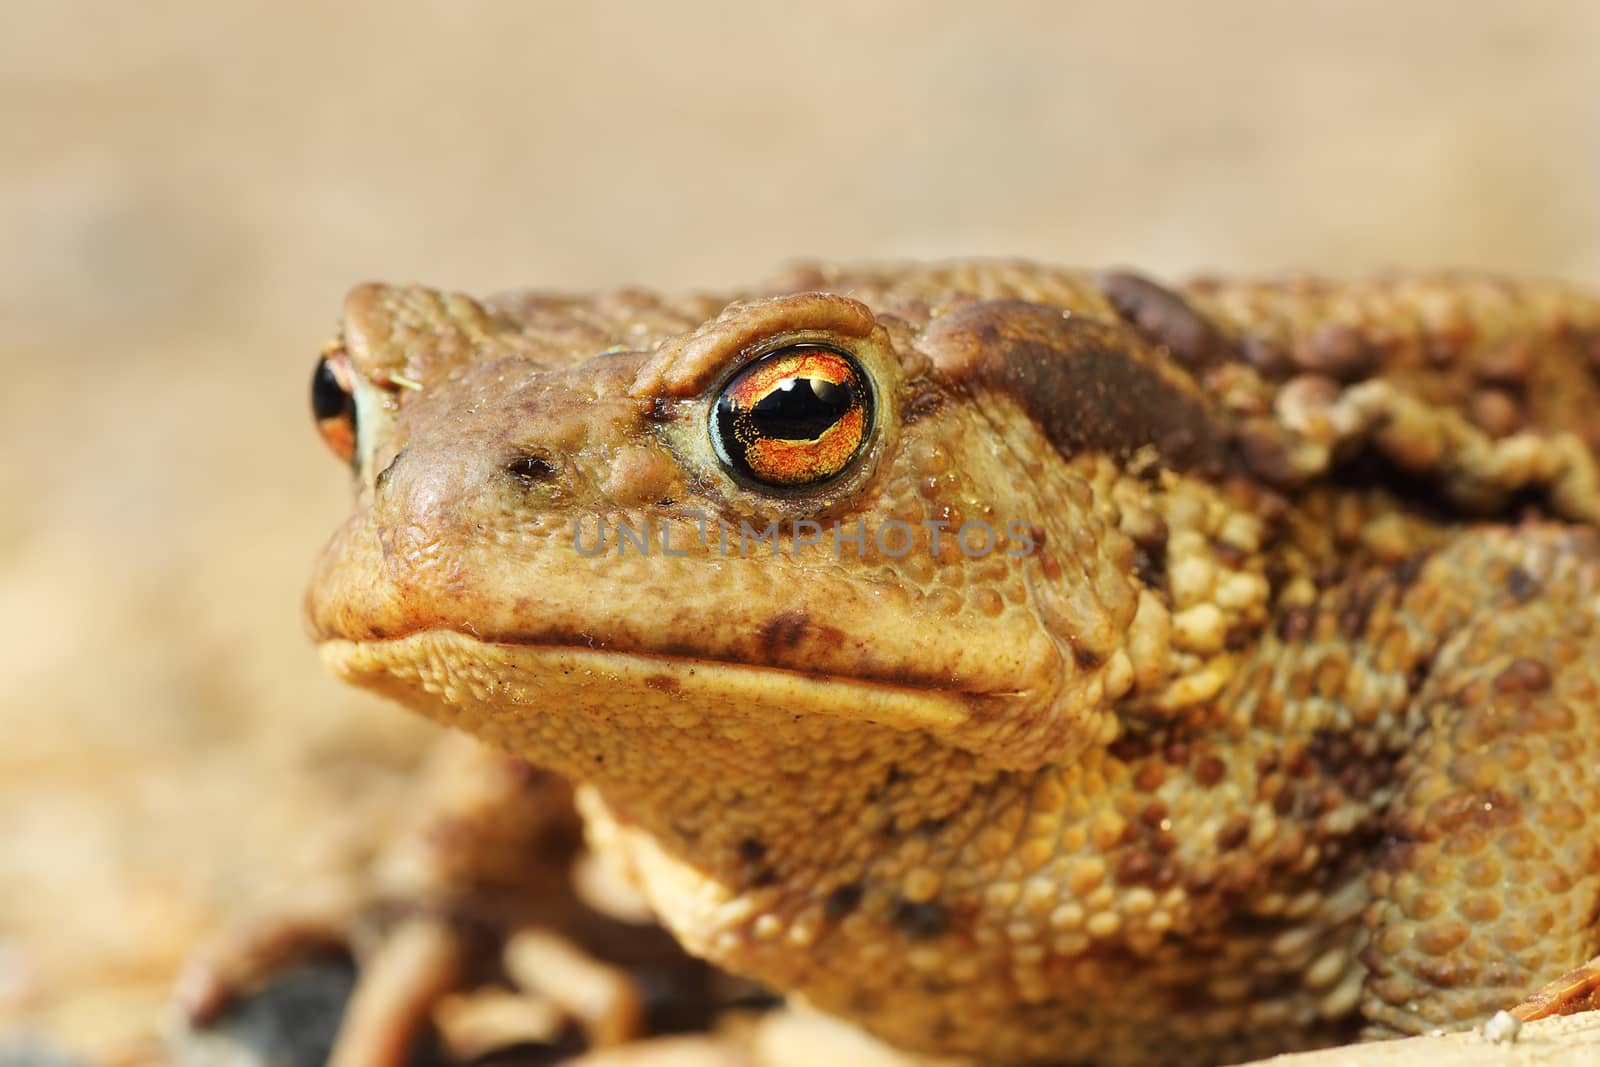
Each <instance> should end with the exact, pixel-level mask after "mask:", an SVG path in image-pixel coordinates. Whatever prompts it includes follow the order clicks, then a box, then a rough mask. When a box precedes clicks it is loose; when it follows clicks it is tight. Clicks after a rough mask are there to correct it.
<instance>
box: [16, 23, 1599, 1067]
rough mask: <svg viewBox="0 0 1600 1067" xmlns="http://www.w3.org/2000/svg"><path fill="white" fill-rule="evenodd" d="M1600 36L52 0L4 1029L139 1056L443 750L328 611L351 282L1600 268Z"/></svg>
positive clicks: (1517, 26)
mask: <svg viewBox="0 0 1600 1067" xmlns="http://www.w3.org/2000/svg"><path fill="white" fill-rule="evenodd" d="M1597 53H1600V5H1597V4H1594V3H1590V2H1587V0H1569V2H1547V3H1541V4H1537V5H1523V4H1513V3H1482V4H1466V3H1460V2H1458V0H1427V2H1416V3H1410V4H1395V3H1392V2H1389V0H1376V2H1361V3H1347V4H1336V5H1335V4H1294V5H1289V4H1279V3H1269V2H1264V0H1263V2H1254V3H1241V4H1229V5H1199V4H1179V3H1172V4H1134V5H1118V4H1110V3H1095V4H1090V3H1062V4H1015V3H986V4H981V5H965V4H961V5H957V4H918V3H911V2H900V0H896V2H886V3H876V4H859V3H848V4H847V3H835V2H811V3H808V4H805V5H793V6H787V7H783V8H780V7H779V6H778V5H772V6H771V7H761V6H759V5H747V4H746V5H740V4H732V3H727V4H718V3H709V2H701V3H693V4H674V5H667V4H652V3H637V4H616V3H603V4H590V5H583V6H573V7H560V6H556V5H548V4H523V3H509V2H508V3H499V4H482V5H473V4H463V5H446V4H424V3H377V2H365V3H352V4H346V5H339V6H337V7H335V6H332V5H328V6H323V5H313V4H309V3H305V4H294V3H267V2H264V0H240V2H234V3H220V4H209V5H200V4H182V3H175V2H172V0H152V2H148V3H144V4H136V5H129V4H113V3H109V2H104V0H101V2H94V0H68V2H60V3H55V4H45V3H31V2H28V0H22V2H21V3H12V4H8V5H7V6H6V13H5V19H4V30H3V32H0V100H3V101H4V103H3V104H0V146H3V147H0V235H3V238H0V241H3V244H0V248H3V252H0V368H3V370H4V372H5V375H4V388H0V453H3V459H0V501H3V503H0V1033H4V1032H6V1031H7V1030H8V1029H14V1028H17V1027H26V1028H29V1029H32V1030H34V1031H38V1032H43V1033H46V1034H48V1035H50V1036H51V1037H52V1039H53V1040H55V1041H56V1042H57V1043H59V1044H62V1045H64V1046H67V1047H72V1048H77V1049H80V1050H82V1051H84V1052H86V1053H90V1054H93V1055H96V1056H99V1057H101V1058H103V1059H105V1060H107V1061H108V1062H117V1061H121V1062H128V1061H130V1060H132V1059H134V1058H136V1056H137V1054H138V1052H139V1050H140V1049H148V1048H150V1047H151V1041H152V1036H151V1035H152V1033H153V1029H152V1020H153V1018H154V1012H155V1009H156V1007H157V1006H158V1005H159V1003H160V997H161V992H162V990H163V988H164V986H165V983H166V982H167V980H168V978H169V976H170V974H171V971H172V969H173V967H174V966H175V964H176V961H177V959H178V958H179V956H180V954H181V953H182V952H183V950H184V949H185V947H186V946H187V945H188V944H190V943H191V942H192V941H193V939H194V938H195V937H197V936H200V935H201V934H202V932H204V931H207V930H209V929H211V928H213V927H214V925H215V924H216V923H217V922H219V921H220V920H221V919H223V918H224V917H225V916H227V915H230V914H234V913H236V912H237V911H238V910H239V909H240V908H241V907H243V906H244V905H245V903H246V902H248V901H249V900H251V899H254V898H255V897H256V896H257V895H259V894H260V893H262V892H265V891H266V888H267V887H269V886H270V885H272V884H273V883H275V882H277V881H279V880H283V879H286V878H292V877H293V876H294V875H295V874H296V872H300V871H304V870H309V869H313V868H315V867H317V866H318V865H319V863H321V862H323V861H325V860H327V859H328V858H330V857H331V858H333V859H336V860H340V861H349V860H350V859H352V858H353V857H355V856H357V855H358V854H359V850H360V848H361V846H362V843H363V841H365V840H366V839H367V838H368V837H369V835H370V834H371V832H372V831H373V829H374V828H375V827H378V826H381V818H380V816H379V813H380V812H383V811H385V810H386V809H387V807H388V806H389V804H390V801H391V798H392V794H393V791H394V789H395V788H396V786H397V784H398V783H399V782H401V781H402V780H403V778H404V776H405V773H406V771H407V770H408V769H409V768H410V767H411V766H412V765H413V763H414V761H415V758H416V753H417V749H418V742H419V738H420V737H421V736H422V735H423V733H424V731H423V730H422V728H421V727H419V726H418V725H416V724H413V723H411V722H409V721H407V720H405V719H404V718H403V717H401V716H399V715H397V714H393V713H389V712H387V711H385V710H383V709H379V708H377V707H376V706H374V705H372V704H370V703H368V702H366V701H364V700H361V699H359V698H357V697H356V696H353V695H350V694H347V693H344V692H341V691H340V690H339V689H338V688H337V687H336V686H335V685H334V684H333V683H332V682H331V681H327V680H325V679H324V678H323V677H322V675H321V673H320V671H319V669H318V667H317V664H316V661H315V658H314V656H313V655H312V652H311V650H310V649H309V648H308V647H307V646H306V645H305V643H304V641H303V639H302V637H301V633H300V626H299V621H298V598H299V585H300V582H301V580H302V576H303V574H304V573H305V570H306V567H307V564H308V561H309V559H310V557H311V555H312V553H313V552H314V551H315V548H316V546H317V544H318V543H319V541H320V539H321V538H322V537H323V536H325V534H326V533H327V531H328V530H330V529H331V527H332V524H333V523H334V521H335V520H336V519H337V518H338V516H339V515H340V514H341V511H342V509H343V506H344V500H345V490H346V487H345V484H344V480H343V478H342V476H341V474H340V471H339V470H338V468H337V465H336V464H335V463H334V462H333V461H332V460H331V459H330V458H329V457H327V456H326V455H324V454H323V452H322V450H321V447H320V445H319V444H318V442H317V441H316V439H315V436H314V435H313V433H312V432H311V429H310V426H309V422H308V418H307V415H306V410H305V385H306V379H307V376H308V374H309V372H310V369H311V361H312V358H313V355H314V352H315V349H316V347H317V345H318V344H319V343H320V342H321V341H322V340H323V339H324V337H325V335H326V333H327V332H328V329H329V327H330V325H331V322H332V316H333V313H334V311H335V310H336V308H337V306H338V301H339V298H340V296H341V294H342V292H343V290H344V289H345V287H346V286H347V285H348V284H350V283H351V282H353V281H356V280H359V279H363V278H369V277H375V278H386V279H394V280H405V279H417V280H425V281H430V282H435V283H440V284H445V285H452V286H459V287H463V288H468V289H495V288H504V287H510V286H515V285H521V284H536V285H544V286H554V287H584V286H595V285H610V284H615V283H618V282H623V281H637V282H644V283H648V284H654V285H659V286H678V285H715V284H720V283H736V282H738V281H740V280H742V279H745V278H747V277H749V276H750V275H752V274H754V273H764V272H766V271H768V270H770V269H771V268H772V267H773V266H774V265H775V264H777V263H778V262H780V261H783V260H786V259H789V258H792V257H796V256H802V255H823V256H829V257H836V258H862V257H866V258H895V257H907V256H949V255H961V254H971V253H983V254H1005V255H1027V256H1034V257H1039V258H1043V259H1050V260H1057V261H1063V262H1073V263H1082V264H1106V263H1133V264H1138V265H1141V266H1143V267H1146V268H1149V269H1152V270H1156V271H1179V270H1189V269H1197V268H1217V269H1229V270H1253V269H1267V268H1274V267H1284V266H1307V267H1316V268H1319V269H1326V270H1331V271H1339V272H1349V271H1357V270H1361V269H1366V268H1373V267H1383V266H1395V265H1401V266H1404V265H1415V264H1451V265H1477V266H1488V267H1495V268H1498V269H1504V270H1508V271H1524V272H1537V273H1541V274H1555V275H1566V276H1570V277H1573V278H1577V279H1580V280H1586V281H1589V282H1593V283H1597V284H1600V238H1597V235H1600V195H1597V192H1596V191H1597V189H1600V64H1597V63H1596V61H1595V56H1596V54H1597ZM1588 1033H1589V1037H1590V1039H1591V1040H1592V1039H1593V1037H1594V1033H1593V1030H1592V1028H1591V1029H1590V1030H1589V1031H1588ZM1452 1055H1453V1054H1452ZM1374 1062H1376V1061H1374ZM1462 1062H1465V1061H1462ZM1473 1062H1478V1061H1473ZM1484 1062H1488V1061H1484ZM1495 1062H1502V1061H1501V1060H1496V1061H1495ZM1503 1062H1507V1063H1511V1062H1521V1061H1518V1060H1513V1059H1509V1058H1507V1059H1504V1060H1503ZM1551 1062H1554V1061H1551ZM1570 1062H1573V1063H1576V1062H1578V1061H1577V1060H1572V1061H1570Z"/></svg>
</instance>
